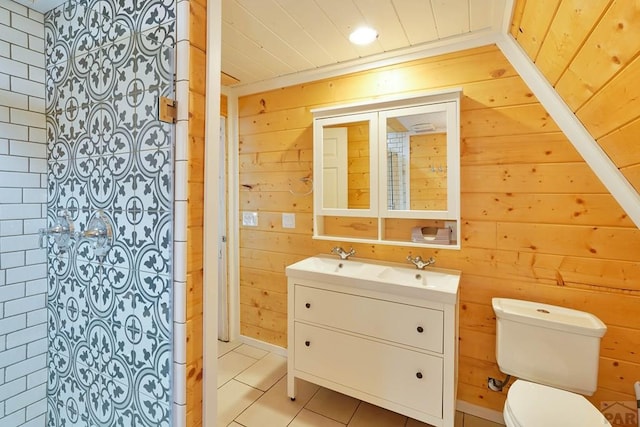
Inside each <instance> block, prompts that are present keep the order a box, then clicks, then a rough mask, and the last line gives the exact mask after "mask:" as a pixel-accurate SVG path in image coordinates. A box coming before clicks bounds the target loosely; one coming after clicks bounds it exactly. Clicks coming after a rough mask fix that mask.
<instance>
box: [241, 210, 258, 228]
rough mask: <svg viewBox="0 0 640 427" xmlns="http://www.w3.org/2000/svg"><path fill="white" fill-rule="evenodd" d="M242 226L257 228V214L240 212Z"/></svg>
mask: <svg viewBox="0 0 640 427" xmlns="http://www.w3.org/2000/svg"><path fill="white" fill-rule="evenodd" d="M242 225H244V226H248V227H257V226H258V212H242Z"/></svg>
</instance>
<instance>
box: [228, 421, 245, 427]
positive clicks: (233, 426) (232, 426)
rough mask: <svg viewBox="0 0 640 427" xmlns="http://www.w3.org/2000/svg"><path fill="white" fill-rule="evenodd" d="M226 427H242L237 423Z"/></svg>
mask: <svg viewBox="0 0 640 427" xmlns="http://www.w3.org/2000/svg"><path fill="white" fill-rule="evenodd" d="M227 427H243V426H242V424H238V423H237V422H235V421H234V422H232V423H231V424H229V425H228V426H227Z"/></svg>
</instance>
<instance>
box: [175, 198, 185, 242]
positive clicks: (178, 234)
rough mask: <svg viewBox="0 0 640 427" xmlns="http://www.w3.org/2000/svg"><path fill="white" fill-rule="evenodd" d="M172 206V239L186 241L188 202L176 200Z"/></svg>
mask: <svg viewBox="0 0 640 427" xmlns="http://www.w3.org/2000/svg"><path fill="white" fill-rule="evenodd" d="M173 206H174V207H173V209H174V210H173V240H175V241H178V242H186V241H187V210H188V202H186V201H183V200H178V201H176V202H174V203H173Z"/></svg>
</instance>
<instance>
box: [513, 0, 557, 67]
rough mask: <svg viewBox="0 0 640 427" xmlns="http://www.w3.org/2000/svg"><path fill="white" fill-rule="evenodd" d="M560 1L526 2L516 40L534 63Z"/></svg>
mask: <svg viewBox="0 0 640 427" xmlns="http://www.w3.org/2000/svg"><path fill="white" fill-rule="evenodd" d="M559 4H560V0H544V1H528V2H526V3H525V5H524V11H523V13H522V18H521V20H520V27H519V31H518V33H517V36H516V39H517V40H518V43H520V46H522V48H523V49H524V50H525V51H526V52H527V54H528V55H529V57H530V58H532V59H533V60H534V61H535V59H536V57H537V56H538V51H539V50H540V47H541V46H542V43H543V41H544V39H545V37H546V35H547V31H549V26H550V25H551V22H552V20H553V17H554V16H555V13H556V10H557V9H558V5H559Z"/></svg>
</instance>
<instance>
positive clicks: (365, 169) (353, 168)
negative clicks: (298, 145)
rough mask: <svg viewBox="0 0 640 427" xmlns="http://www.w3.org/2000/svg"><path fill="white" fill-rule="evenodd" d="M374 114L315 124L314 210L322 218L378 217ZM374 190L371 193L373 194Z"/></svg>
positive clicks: (331, 119) (376, 134) (340, 118)
mask: <svg viewBox="0 0 640 427" xmlns="http://www.w3.org/2000/svg"><path fill="white" fill-rule="evenodd" d="M375 119H376V114H371V113H365V114H353V115H349V116H346V117H345V116H343V117H328V118H323V119H318V120H315V121H314V141H315V143H316V144H321V145H322V146H321V147H317V148H321V149H315V150H314V152H315V158H314V162H316V164H318V165H321V166H320V167H318V168H315V172H314V173H315V177H314V181H315V182H316V183H318V185H317V186H316V190H317V193H316V197H315V203H316V210H317V211H318V212H320V213H322V214H323V215H343V216H374V215H377V208H378V198H377V191H375V186H376V185H377V182H378V175H377V169H378V166H377V165H378V150H377V146H376V145H372V141H377V136H378V128H377V126H376V121H375ZM372 189H373V191H372Z"/></svg>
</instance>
